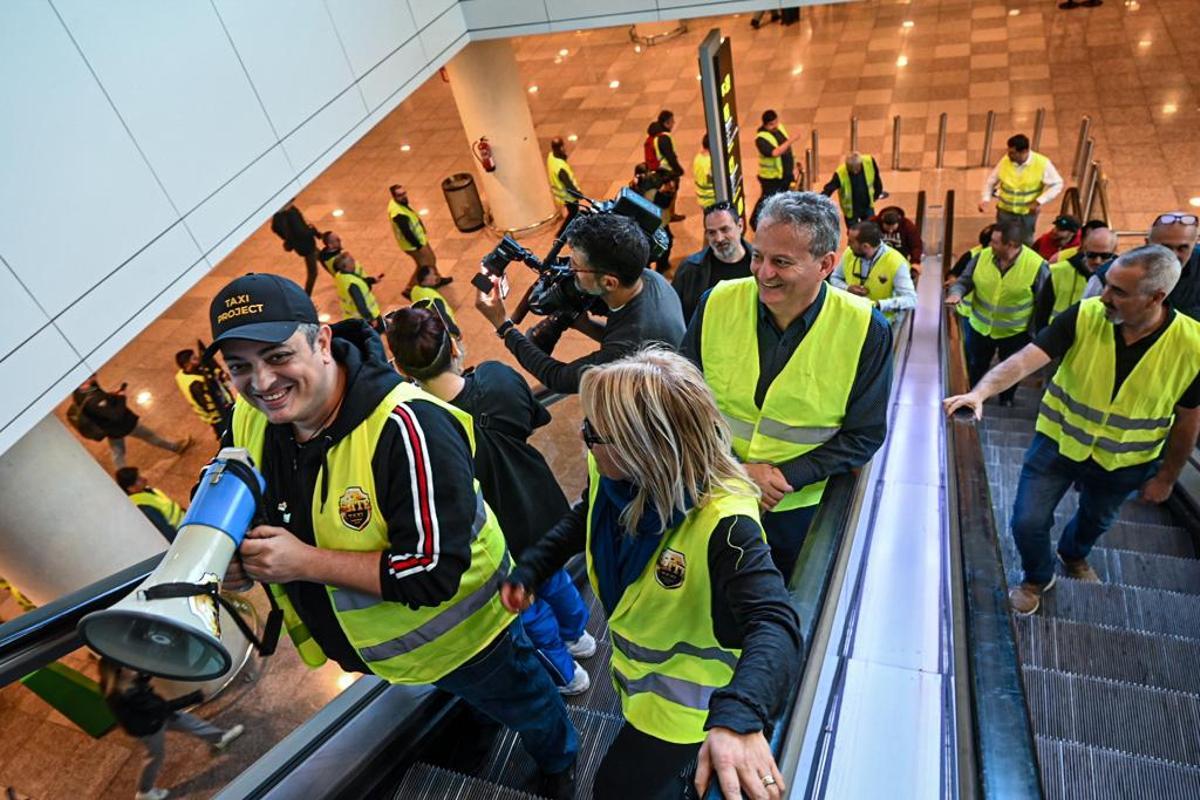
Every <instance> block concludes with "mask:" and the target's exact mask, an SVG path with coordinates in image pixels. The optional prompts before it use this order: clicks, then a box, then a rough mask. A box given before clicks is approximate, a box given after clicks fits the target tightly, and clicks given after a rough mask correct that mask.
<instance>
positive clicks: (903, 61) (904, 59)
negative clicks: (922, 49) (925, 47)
mask: <svg viewBox="0 0 1200 800" xmlns="http://www.w3.org/2000/svg"><path fill="white" fill-rule="evenodd" d="M896 66H897V67H907V66H908V56H900V57H899V58H897V59H896Z"/></svg>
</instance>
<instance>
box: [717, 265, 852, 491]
mask: <svg viewBox="0 0 1200 800" xmlns="http://www.w3.org/2000/svg"><path fill="white" fill-rule="evenodd" d="M870 322H871V304H870V303H869V302H868V301H867V300H866V299H865V298H862V297H855V296H854V295H852V294H850V293H849V292H844V291H842V290H841V289H837V288H834V287H833V286H826V287H825V303H824V305H823V306H822V307H821V311H820V313H818V314H817V319H816V321H815V322H813V326H812V329H811V330H810V331H809V332H808V334H807V335H806V336H805V337H804V340H803V341H802V342H801V343H800V346H799V347H797V348H796V352H794V353H793V354H792V357H791V359H789V360H788V363H787V365H786V366H784V368H783V371H782V372H780V373H779V375H778V377H776V378H775V380H774V381H772V382H771V386H770V388H768V389H767V394H766V397H764V398H763V405H762V408H761V409H760V408H759V407H758V406H756V405H755V404H754V389H755V387H756V386H757V385H758V376H759V365H758V355H757V354H758V284H757V283H755V281H754V278H739V279H737V280H731V281H721V282H720V283H718V284H717V285H716V286H714V287H713V288H712V291H711V292H710V294H709V296H708V303H707V304H706V305H705V310H704V326H703V327H702V328H701V333H700V355H701V361H702V362H703V364H704V379H705V381H706V382H707V383H708V385H709V387H710V388H711V389H712V390H713V395H714V396H715V397H716V399H717V407H718V408H720V409H721V414H722V415H723V416H724V417H725V421H726V422H727V423H729V428H730V431H731V432H732V433H733V450H734V452H735V453H736V454H737V457H738V458H739V459H740V460H742V461H743V462H746V463H751V462H765V463H768V464H780V463H782V462H784V461H789V460H791V459H793V458H796V457H798V456H802V455H804V454H805V453H807V452H809V451H810V450H813V449H815V448H817V447H819V446H821V445H822V444H824V443H825V442H827V441H829V440H830V439H832V438H833V437H834V435H836V434H837V432H838V431H839V430H840V429H841V425H842V420H843V419H844V418H845V416H846V402H847V400H848V399H849V397H850V388H851V386H852V385H853V383H854V375H855V372H856V368H855V367H856V364H857V363H858V354H859V353H860V352H862V346H863V342H865V341H866V338H867V327H868V326H869V325H870ZM825 483H826V481H825V480H824V479H822V480H820V481H817V482H816V483H810V484H808V485H807V486H797V487H795V491H794V492H791V493H790V494H787V495H784V497H783V499H782V500H780V501H779V504H778V505H776V506H775V510H776V511H788V510H790V509H793V508H801V507H804V506H812V505H816V504H817V503H818V502H820V500H821V494H822V493H823V492H824V491H825Z"/></svg>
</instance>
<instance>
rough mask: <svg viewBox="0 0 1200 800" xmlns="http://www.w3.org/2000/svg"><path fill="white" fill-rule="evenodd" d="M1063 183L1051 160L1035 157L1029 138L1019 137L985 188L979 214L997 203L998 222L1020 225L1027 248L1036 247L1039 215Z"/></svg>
mask: <svg viewBox="0 0 1200 800" xmlns="http://www.w3.org/2000/svg"><path fill="white" fill-rule="evenodd" d="M1062 190H1063V179H1062V176H1061V175H1059V174H1058V170H1057V169H1055V168H1054V164H1053V163H1051V161H1050V159H1048V158H1046V156H1044V155H1042V154H1041V153H1035V152H1034V151H1033V149H1032V148H1031V147H1030V146H1029V137H1028V136H1026V135H1025V134H1023V133H1018V134H1017V135H1016V136H1012V137H1010V138H1009V140H1008V152H1007V153H1005V155H1004V157H1003V158H1001V159H1000V163H999V164H997V165H996V167H995V169H993V170H992V172H991V174H990V175H988V177H987V181H986V182H985V183H984V185H983V197H982V199H981V200H980V201H979V210H980V212H984V211H987V206H988V203H990V202H992V200H995V201H996V222H1006V221H1009V220H1012V221H1015V222H1019V223H1021V229H1022V230H1023V231H1024V233H1025V236H1024V240H1023V241H1024V242H1025V244H1028V245H1032V244H1033V234H1034V231H1035V230H1037V215H1038V211H1039V210H1041V208H1042V206H1044V205H1046V204H1047V203H1049V202H1050V201H1051V200H1053V199H1054V198H1056V197H1058V195H1059V193H1060V192H1062Z"/></svg>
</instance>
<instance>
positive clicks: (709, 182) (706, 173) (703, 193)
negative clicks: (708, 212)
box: [692, 153, 717, 209]
mask: <svg viewBox="0 0 1200 800" xmlns="http://www.w3.org/2000/svg"><path fill="white" fill-rule="evenodd" d="M692 180H693V182H694V183H695V184H696V202H697V203H699V204H700V208H701V209H705V208H708V207H709V206H711V205H712V204H713V203H715V202H717V190H716V187H715V186H713V175H712V155H711V154H709V153H696V157H695V158H693V159H692Z"/></svg>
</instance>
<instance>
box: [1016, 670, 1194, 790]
mask: <svg viewBox="0 0 1200 800" xmlns="http://www.w3.org/2000/svg"><path fill="white" fill-rule="evenodd" d="M1024 676H1025V696H1026V698H1027V699H1028V702H1029V709H1030V717H1031V720H1032V722H1033V728H1034V730H1035V731H1037V733H1038V735H1040V736H1049V737H1052V738H1054V739H1064V740H1067V741H1072V742H1078V743H1080V744H1084V745H1088V746H1095V747H1102V748H1105V749H1108V750H1118V751H1121V752H1124V753H1129V754H1132V755H1138V756H1145V757H1149V758H1159V759H1164V760H1167V761H1173V762H1176V763H1178V764H1181V765H1187V766H1200V730H1198V728H1197V721H1198V720H1200V696H1196V695H1189V694H1184V693H1182V692H1168V691H1164V690H1162V689H1147V688H1146V687H1144V686H1134V685H1132V684H1128V683H1121V682H1119V681H1108V680H1101V679H1099V678H1088V677H1083V676H1079V675H1068V674H1066V673H1063V672H1055V671H1052V670H1043V669H1038V668H1036V667H1025V669H1024Z"/></svg>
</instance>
